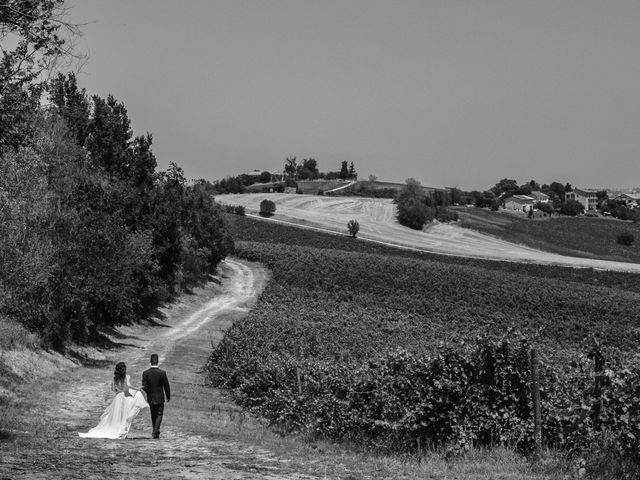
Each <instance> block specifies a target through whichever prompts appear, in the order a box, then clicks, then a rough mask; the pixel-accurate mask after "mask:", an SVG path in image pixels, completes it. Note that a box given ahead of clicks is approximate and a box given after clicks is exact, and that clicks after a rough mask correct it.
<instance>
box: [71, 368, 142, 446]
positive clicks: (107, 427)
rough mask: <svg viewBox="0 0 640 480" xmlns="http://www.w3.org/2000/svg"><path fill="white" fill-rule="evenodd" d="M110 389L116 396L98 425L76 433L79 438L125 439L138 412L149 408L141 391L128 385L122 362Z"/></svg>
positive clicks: (116, 370) (127, 377)
mask: <svg viewBox="0 0 640 480" xmlns="http://www.w3.org/2000/svg"><path fill="white" fill-rule="evenodd" d="M111 388H112V390H114V391H115V392H116V396H115V397H113V400H112V401H111V404H110V405H109V406H108V407H107V409H106V410H105V411H104V413H103V414H102V416H101V417H100V421H99V422H98V425H96V426H95V427H93V428H92V429H91V430H89V431H88V432H87V433H78V435H80V436H81V437H83V438H113V439H116V438H125V437H126V436H127V433H129V428H131V422H133V419H134V418H135V417H136V416H137V415H138V413H139V412H140V410H142V409H145V408H149V404H148V403H147V400H146V399H145V397H144V395H143V393H142V391H141V390H140V389H139V388H134V387H132V386H131V385H130V384H129V375H127V366H126V365H125V363H124V362H120V363H118V364H117V365H116V369H115V372H114V374H113V384H112V386H111Z"/></svg>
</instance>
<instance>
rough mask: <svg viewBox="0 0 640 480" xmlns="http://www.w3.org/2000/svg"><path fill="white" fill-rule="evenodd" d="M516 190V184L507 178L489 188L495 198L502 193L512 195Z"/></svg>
mask: <svg viewBox="0 0 640 480" xmlns="http://www.w3.org/2000/svg"><path fill="white" fill-rule="evenodd" d="M518 188H519V187H518V182H516V181H515V180H511V179H508V178H503V179H502V180H500V181H499V182H498V183H496V184H495V185H494V186H493V187H492V188H491V191H492V192H493V193H494V195H495V196H496V197H499V196H500V195H502V194H503V193H507V194H513V193H514V192H515V191H516V190H518Z"/></svg>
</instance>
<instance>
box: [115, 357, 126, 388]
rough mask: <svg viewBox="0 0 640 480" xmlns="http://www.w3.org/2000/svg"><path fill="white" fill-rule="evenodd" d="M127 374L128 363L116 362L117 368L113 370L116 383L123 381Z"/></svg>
mask: <svg viewBox="0 0 640 480" xmlns="http://www.w3.org/2000/svg"><path fill="white" fill-rule="evenodd" d="M126 375H127V365H126V364H125V363H124V362H118V363H117V364H116V369H115V371H114V372H113V381H114V382H115V383H120V382H123V381H124V378H125V376H126Z"/></svg>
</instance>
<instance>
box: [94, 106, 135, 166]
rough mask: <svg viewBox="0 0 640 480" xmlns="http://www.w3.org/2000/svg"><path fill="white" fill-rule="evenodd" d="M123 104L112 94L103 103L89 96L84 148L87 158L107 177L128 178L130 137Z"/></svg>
mask: <svg viewBox="0 0 640 480" xmlns="http://www.w3.org/2000/svg"><path fill="white" fill-rule="evenodd" d="M130 125H131V122H130V120H129V116H128V115H127V109H126V108H125V106H124V104H122V103H120V102H118V101H117V100H116V99H115V98H114V97H113V96H112V95H109V96H107V98H106V100H105V99H103V98H100V97H99V96H97V95H94V96H93V112H92V114H91V121H90V122H89V135H88V136H87V140H86V148H87V150H88V151H89V154H90V155H91V158H92V159H93V160H94V161H95V162H96V164H97V165H100V166H101V167H103V168H104V169H105V171H106V172H107V173H109V174H110V175H114V176H118V177H120V178H126V177H127V176H128V171H127V170H128V158H127V149H128V147H129V141H130V140H131V137H132V135H133V133H132V131H131V126H130Z"/></svg>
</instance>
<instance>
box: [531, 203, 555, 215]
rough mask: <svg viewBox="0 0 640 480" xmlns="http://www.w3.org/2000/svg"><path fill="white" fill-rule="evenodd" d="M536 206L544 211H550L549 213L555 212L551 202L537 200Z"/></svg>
mask: <svg viewBox="0 0 640 480" xmlns="http://www.w3.org/2000/svg"><path fill="white" fill-rule="evenodd" d="M534 207H535V208H537V209H538V210H540V211H541V212H543V213H548V214H549V215H550V214H552V213H553V205H551V204H550V203H544V202H536V204H535V205H534Z"/></svg>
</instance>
